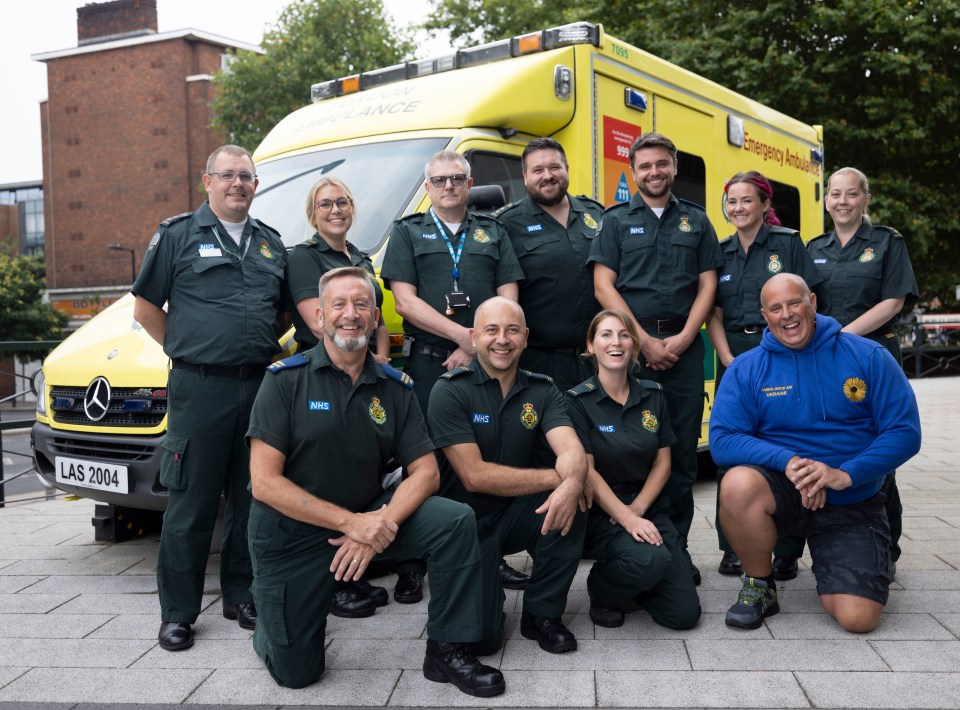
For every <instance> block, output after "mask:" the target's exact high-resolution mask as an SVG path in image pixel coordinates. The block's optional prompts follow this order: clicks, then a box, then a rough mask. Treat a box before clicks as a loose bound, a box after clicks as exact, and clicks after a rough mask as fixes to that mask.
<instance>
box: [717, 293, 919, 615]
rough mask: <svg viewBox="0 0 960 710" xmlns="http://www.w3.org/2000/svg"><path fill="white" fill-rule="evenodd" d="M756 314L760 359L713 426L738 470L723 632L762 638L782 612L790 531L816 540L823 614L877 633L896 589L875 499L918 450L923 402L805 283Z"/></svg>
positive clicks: (726, 507)
mask: <svg viewBox="0 0 960 710" xmlns="http://www.w3.org/2000/svg"><path fill="white" fill-rule="evenodd" d="M760 306H761V308H760V313H761V314H762V315H763V317H764V320H766V322H767V329H766V330H765V331H764V334H763V341H762V343H761V346H760V347H759V348H755V349H754V350H752V351H750V352H748V353H746V354H744V355H742V356H740V357H738V358H737V359H736V360H734V361H733V364H732V365H731V367H730V369H728V370H727V372H726V374H725V375H724V378H723V384H722V385H721V387H720V390H719V391H718V392H717V397H716V401H715V403H714V407H713V412H712V413H711V416H710V447H711V450H712V452H713V458H714V460H715V461H716V462H717V465H719V466H727V467H729V471H728V472H727V475H726V476H725V477H724V479H723V483H722V485H721V489H720V522H721V524H722V525H723V529H724V531H725V532H726V533H727V537H728V538H729V540H730V542H731V544H732V545H733V548H734V550H735V551H736V553H737V554H738V555H739V556H740V559H741V560H742V562H743V571H744V584H743V589H742V590H741V591H740V595H739V597H738V598H737V603H736V604H734V605H733V606H732V607H730V609H729V610H728V611H727V616H726V623H727V625H728V626H737V627H740V628H746V629H755V628H758V627H759V626H760V625H761V624H762V623H763V619H764V617H767V616H772V615H773V614H776V613H777V612H778V611H780V607H779V605H778V603H777V587H776V583H775V582H774V580H773V577H772V576H771V575H772V567H771V562H770V559H771V555H772V552H773V546H774V544H775V543H776V541H777V535H778V533H782V532H786V533H789V534H799V535H805V536H806V537H807V540H808V544H809V546H810V555H811V557H812V558H813V574H814V576H815V577H816V580H817V594H819V595H820V603H821V605H822V606H823V608H824V610H825V611H826V612H827V613H828V614H829V615H830V616H832V617H833V618H834V619H836V620H837V622H838V623H839V624H840V625H841V626H842V627H843V628H844V629H846V630H847V631H854V632H860V633H862V632H866V631H871V630H872V629H873V628H874V627H875V626H876V624H877V621H878V620H879V618H880V614H881V613H882V612H883V607H884V605H885V604H886V602H887V597H888V590H889V586H890V582H891V581H892V580H893V563H892V560H891V557H890V551H889V526H888V524H887V518H886V513H885V512H884V505H883V494H882V493H880V487H881V485H882V484H883V478H884V476H885V475H886V474H887V473H888V472H890V471H892V470H894V469H895V468H898V467H899V466H901V465H902V464H903V463H904V462H906V461H907V460H909V459H910V458H911V457H912V456H913V455H914V454H916V453H917V451H919V450H920V415H919V412H918V410H917V401H916V397H915V396H914V394H913V390H912V388H911V387H910V384H909V383H908V382H907V379H906V377H905V376H904V374H903V370H902V369H901V368H900V367H899V365H897V363H896V361H895V360H894V359H893V357H892V356H891V355H890V353H888V352H887V351H886V350H885V349H884V348H883V347H882V346H880V345H877V344H876V343H874V342H873V341H871V340H867V339H866V338H861V337H859V336H856V335H852V334H850V333H842V332H840V324H839V323H838V322H837V321H836V320H834V319H833V318H830V317H828V316H821V315H817V313H816V307H817V300H816V296H815V295H813V294H812V293H810V289H809V288H808V286H807V284H806V283H805V282H804V281H803V279H802V278H800V277H799V276H796V275H794V274H778V275H776V276H774V277H773V278H772V279H770V280H769V281H767V283H766V285H765V286H764V287H763V290H762V291H761V294H760Z"/></svg>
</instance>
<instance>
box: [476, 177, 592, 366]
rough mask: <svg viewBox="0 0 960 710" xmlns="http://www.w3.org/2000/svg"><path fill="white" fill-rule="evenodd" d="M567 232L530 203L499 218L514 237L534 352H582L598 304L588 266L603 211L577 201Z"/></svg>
mask: <svg viewBox="0 0 960 710" xmlns="http://www.w3.org/2000/svg"><path fill="white" fill-rule="evenodd" d="M567 199H568V200H569V201H570V215H569V217H568V218H567V225H566V227H563V226H562V225H561V224H560V223H559V222H557V220H555V219H554V218H553V217H551V216H550V215H549V214H547V213H546V212H545V211H544V210H543V208H542V207H541V206H540V205H539V204H537V203H536V202H534V200H533V199H532V198H530V197H527V198H526V199H523V200H520V201H519V202H514V203H513V204H512V205H508V206H506V207H504V208H503V209H501V210H500V211H499V212H497V213H495V215H494V216H496V217H497V219H499V220H500V221H501V222H503V226H504V227H505V228H506V230H507V234H509V235H510V241H511V242H513V250H514V251H515V252H516V254H517V259H518V260H519V261H520V267H521V268H522V269H523V275H524V279H523V283H521V284H520V306H521V307H522V308H523V312H524V313H525V314H526V316H527V322H528V323H529V324H530V326H531V327H530V347H534V348H541V349H543V350H560V349H565V348H579V347H583V344H584V341H585V340H586V337H587V328H588V327H589V325H590V321H591V320H592V319H593V316H594V315H596V314H597V312H598V311H599V310H600V304H599V303H597V299H596V297H595V296H594V292H593V269H592V267H588V266H587V265H586V262H587V256H588V255H589V254H590V244H591V243H592V242H593V240H594V239H595V238H596V236H597V233H598V231H599V229H600V220H601V218H602V215H603V205H601V204H600V203H599V202H596V201H594V200H592V199H590V198H589V197H583V196H581V197H573V196H572V195H567Z"/></svg>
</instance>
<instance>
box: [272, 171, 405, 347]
mask: <svg viewBox="0 0 960 710" xmlns="http://www.w3.org/2000/svg"><path fill="white" fill-rule="evenodd" d="M356 214H357V212H356V205H355V204H354V201H353V193H351V192H350V188H349V187H347V185H346V183H344V182H343V181H342V180H338V179H337V178H333V177H322V178H320V179H319V180H317V181H316V182H315V183H314V184H313V186H312V187H311V188H310V191H309V192H308V193H307V222H308V223H309V224H310V226H311V227H313V228H314V229H315V230H316V232H315V233H314V235H313V236H312V237H310V238H309V239H308V240H307V241H305V242H303V243H301V244H297V246H295V247H294V248H293V251H292V252H290V254H289V256H288V257H287V285H288V288H289V289H290V295H291V297H292V298H293V302H294V303H295V304H296V306H297V309H296V311H294V314H293V324H294V326H295V328H296V334H295V335H294V337H295V339H296V341H297V345H298V346H299V347H300V350H301V351H303V350H309V349H310V348H312V347H313V346H315V345H316V344H317V343H318V342H319V340H320V336H319V334H318V333H316V332H314V329H315V328H317V307H318V306H319V305H320V297H319V292H318V290H317V289H318V287H317V284H318V283H319V282H320V277H321V276H323V275H324V274H325V273H327V272H328V271H330V270H331V269H338V268H340V267H342V266H359V267H361V268H363V269H366V271H367V272H368V273H369V274H370V276H371V280H372V281H373V288H374V291H376V294H377V308H381V307H382V306H383V291H382V290H381V289H380V283H379V282H378V281H377V280H376V276H375V273H374V271H373V263H372V262H371V261H370V257H368V256H367V255H366V254H364V253H363V252H362V251H360V250H359V249H358V248H357V247H356V246H354V245H353V244H351V243H350V242H349V241H347V232H349V231H350V227H352V226H353V219H354V217H355V216H356ZM374 343H375V345H376V349H375V351H374V354H373V355H374V357H375V358H376V359H377V361H378V362H381V363H389V362H390V339H389V336H388V334H387V327H386V326H385V325H384V323H383V316H382V315H381V316H380V320H379V321H377V327H376V330H375V331H374Z"/></svg>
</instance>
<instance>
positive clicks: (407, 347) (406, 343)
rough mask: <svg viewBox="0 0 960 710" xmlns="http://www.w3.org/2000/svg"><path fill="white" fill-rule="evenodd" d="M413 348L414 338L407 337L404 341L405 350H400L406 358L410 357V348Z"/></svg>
mask: <svg viewBox="0 0 960 710" xmlns="http://www.w3.org/2000/svg"><path fill="white" fill-rule="evenodd" d="M412 346H413V338H411V337H409V336H407V337H405V338H404V339H403V348H402V349H401V350H400V352H401V353H403V356H404V357H410V348H411V347H412Z"/></svg>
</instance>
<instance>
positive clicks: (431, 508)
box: [247, 267, 505, 697]
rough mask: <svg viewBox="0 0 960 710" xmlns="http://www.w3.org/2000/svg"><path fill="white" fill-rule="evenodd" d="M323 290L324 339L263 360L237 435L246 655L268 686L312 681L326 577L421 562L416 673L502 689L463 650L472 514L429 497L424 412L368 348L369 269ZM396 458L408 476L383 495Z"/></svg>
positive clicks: (473, 572) (469, 617) (492, 691)
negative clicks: (252, 606)
mask: <svg viewBox="0 0 960 710" xmlns="http://www.w3.org/2000/svg"><path fill="white" fill-rule="evenodd" d="M319 288H320V305H319V306H318V307H317V316H316V318H317V320H316V324H317V330H318V332H322V334H323V339H322V340H321V341H320V343H319V344H318V345H317V346H316V347H315V348H313V349H311V350H309V351H307V352H306V353H299V354H297V355H294V356H293V357H291V358H287V359H286V360H281V361H280V362H278V363H276V364H275V365H273V366H271V368H270V369H271V371H272V373H273V374H269V375H267V377H266V379H265V380H264V382H263V386H262V387H261V389H260V394H259V395H258V396H257V401H256V403H255V404H254V406H253V413H252V414H251V417H250V430H249V431H248V432H247V435H248V437H249V441H250V479H251V485H252V488H253V499H254V504H255V505H254V507H253V509H252V511H251V513H250V556H251V558H252V560H253V570H254V582H253V594H254V598H255V599H256V602H257V606H258V608H259V609H260V620H259V622H258V623H257V629H256V631H255V632H254V635H253V646H254V649H255V650H256V652H257V653H258V654H259V655H260V657H261V658H262V659H263V662H264V663H265V664H266V666H267V669H268V670H269V671H270V674H271V675H272V676H273V678H274V680H276V681H277V683H278V684H280V685H282V686H286V687H289V688H301V687H303V686H305V685H309V684H311V683H313V682H315V681H316V680H318V679H319V678H320V676H321V675H322V673H323V671H324V665H325V650H324V645H325V630H326V626H327V613H328V612H329V611H330V605H331V602H332V599H333V590H334V580H335V579H336V580H341V581H346V582H351V581H353V580H358V579H361V578H362V576H363V573H364V572H365V571H366V569H367V566H368V564H369V563H370V562H371V561H372V560H374V559H378V560H380V559H392V560H396V559H401V560H406V559H421V558H422V559H426V561H427V569H428V570H429V573H430V578H431V580H433V585H432V586H433V589H432V592H433V593H432V594H431V596H430V605H429V614H428V621H427V651H426V656H425V658H424V661H423V674H424V676H425V677H426V678H427V679H428V680H431V681H435V682H439V683H453V684H454V685H455V686H456V687H457V688H459V689H460V690H461V691H463V692H464V693H467V694H470V695H475V696H479V697H489V696H493V695H499V694H501V693H503V691H504V687H505V686H504V680H503V675H502V674H501V673H500V671H498V670H496V669H495V668H491V667H489V666H484V665H482V664H481V663H480V662H479V661H478V660H477V659H476V658H475V657H473V656H472V655H471V654H470V653H469V652H468V651H467V647H466V643H467V642H475V641H477V640H478V639H479V638H480V632H481V626H480V613H481V612H480V609H481V606H480V591H481V590H480V586H479V585H477V584H476V583H475V580H476V576H477V574H479V572H480V554H479V549H478V544H477V528H476V522H475V518H474V514H473V511H472V510H470V508H469V507H468V506H466V505H463V504H461V503H457V502H454V501H452V500H449V499H446V498H439V497H436V496H434V493H436V491H437V487H438V485H439V481H440V472H439V470H438V469H437V460H436V457H435V456H434V453H433V449H434V446H433V443H432V442H431V441H430V438H429V436H428V435H427V429H426V425H425V424H424V421H423V416H422V414H421V413H420V407H419V406H418V404H417V402H416V399H415V398H414V395H413V393H412V392H411V391H410V389H409V384H401V382H402V381H403V376H402V375H401V374H400V373H399V372H397V371H396V370H393V369H392V368H390V369H386V368H384V367H381V366H380V365H379V364H378V363H377V362H376V360H375V359H374V358H373V355H372V354H371V353H370V352H369V351H368V349H367V343H368V342H369V339H370V335H371V334H372V333H373V330H374V326H375V324H376V323H377V319H378V317H379V309H378V308H377V307H376V305H375V303H376V301H375V295H374V288H373V285H372V283H371V281H370V279H369V277H368V276H367V273H366V272H365V271H364V270H363V269H361V268H357V267H343V268H340V269H334V270H332V271H328V272H327V273H326V274H324V275H323V276H322V277H321V278H320V284H319ZM388 373H389V374H388ZM407 383H409V378H407ZM397 465H399V466H403V467H404V468H405V469H406V471H407V474H408V475H407V477H406V478H404V480H403V481H402V482H401V483H400V484H399V485H395V486H391V487H389V488H388V489H387V490H384V489H383V487H382V485H381V481H382V479H383V475H384V473H385V472H386V471H388V470H390V469H392V468H393V467H394V466H397Z"/></svg>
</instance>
